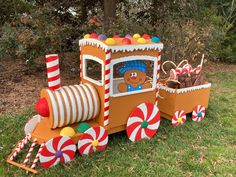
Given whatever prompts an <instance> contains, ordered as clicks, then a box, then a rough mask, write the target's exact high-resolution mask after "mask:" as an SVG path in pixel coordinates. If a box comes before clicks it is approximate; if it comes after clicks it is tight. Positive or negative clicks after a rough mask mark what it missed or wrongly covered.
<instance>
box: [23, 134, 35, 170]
mask: <svg viewBox="0 0 236 177" xmlns="http://www.w3.org/2000/svg"><path fill="white" fill-rule="evenodd" d="M36 142H37V138H35V139H34V141H33V143H32V144H31V146H30V149H29V151H28V154H27V155H26V157H25V160H24V162H23V165H24V166H26V165H27V163H28V162H29V158H30V156H31V154H32V151H33V150H34V148H35V144H36Z"/></svg>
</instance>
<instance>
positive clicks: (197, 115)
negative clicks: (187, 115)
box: [192, 105, 206, 122]
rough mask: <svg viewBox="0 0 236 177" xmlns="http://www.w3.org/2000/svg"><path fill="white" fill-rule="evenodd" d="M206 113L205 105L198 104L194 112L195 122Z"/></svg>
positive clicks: (193, 118)
mask: <svg viewBox="0 0 236 177" xmlns="http://www.w3.org/2000/svg"><path fill="white" fill-rule="evenodd" d="M205 114H206V110H205V107H204V106H202V105H197V106H196V107H195V108H194V109H193V112H192V120H193V121H195V122H200V121H202V119H203V118H204V116H205Z"/></svg>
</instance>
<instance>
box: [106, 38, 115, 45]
mask: <svg viewBox="0 0 236 177" xmlns="http://www.w3.org/2000/svg"><path fill="white" fill-rule="evenodd" d="M105 43H106V44H108V45H114V44H116V41H115V39H113V38H107V39H106V40H105Z"/></svg>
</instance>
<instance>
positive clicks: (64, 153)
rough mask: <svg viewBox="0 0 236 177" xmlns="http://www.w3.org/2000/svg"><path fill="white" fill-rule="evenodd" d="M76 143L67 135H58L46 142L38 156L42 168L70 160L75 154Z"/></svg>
mask: <svg viewBox="0 0 236 177" xmlns="http://www.w3.org/2000/svg"><path fill="white" fill-rule="evenodd" d="M75 151H76V145H75V144H74V141H73V140H72V139H71V138H70V137H67V136H58V137H56V138H52V139H50V140H49V141H47V142H46V144H45V146H44V147H43V149H42V152H41V154H40V156H39V160H40V164H41V165H42V166H43V167H44V168H50V167H52V166H54V165H57V164H58V163H59V162H61V163H62V164H64V163H67V162H69V161H71V160H72V159H73V157H74V155H75Z"/></svg>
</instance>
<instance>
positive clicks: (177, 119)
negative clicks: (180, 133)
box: [172, 110, 186, 127]
mask: <svg viewBox="0 0 236 177" xmlns="http://www.w3.org/2000/svg"><path fill="white" fill-rule="evenodd" d="M185 121H186V113H185V112H184V111H183V110H180V111H176V112H175V114H174V115H173V117H172V125H173V126H175V127H176V126H179V125H182V124H183V123H184V122H185Z"/></svg>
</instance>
